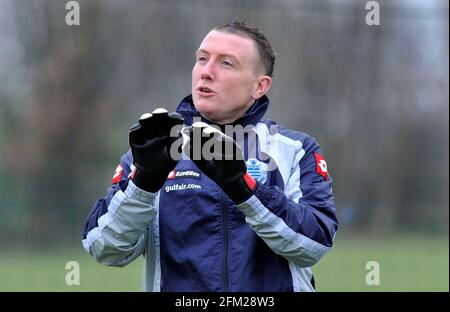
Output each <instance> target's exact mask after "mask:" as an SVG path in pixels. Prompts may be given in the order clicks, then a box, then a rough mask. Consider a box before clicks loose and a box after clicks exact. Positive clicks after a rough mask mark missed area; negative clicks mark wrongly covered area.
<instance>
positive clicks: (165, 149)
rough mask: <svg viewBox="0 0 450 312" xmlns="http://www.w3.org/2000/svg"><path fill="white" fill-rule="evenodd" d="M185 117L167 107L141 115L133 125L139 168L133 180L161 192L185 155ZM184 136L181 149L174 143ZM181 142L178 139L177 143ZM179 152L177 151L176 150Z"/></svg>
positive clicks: (133, 149) (132, 143)
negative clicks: (170, 173) (183, 153)
mask: <svg viewBox="0 0 450 312" xmlns="http://www.w3.org/2000/svg"><path fill="white" fill-rule="evenodd" d="M182 125H183V117H182V116H181V115H180V114H178V113H168V112H167V110H165V109H163V108H157V109H155V110H154V111H153V112H152V113H151V114H149V113H146V114H143V115H142V116H141V118H140V119H139V123H138V124H135V125H133V126H132V127H131V129H130V133H129V141H130V147H131V152H132V154H133V164H134V166H135V167H136V172H135V173H134V176H132V180H133V183H134V184H135V185H136V186H137V187H139V188H140V189H143V190H144V191H147V192H152V193H154V192H157V191H158V190H159V189H160V188H161V187H162V186H163V184H164V183H165V181H166V179H167V175H168V174H169V172H170V171H172V170H173V168H175V166H176V164H177V162H178V160H179V157H178V158H177V156H181V140H182V139H181V133H180V130H181V127H182ZM179 139H180V146H179V147H180V149H179V153H176V151H177V148H176V146H175V148H174V147H173V144H174V143H175V142H176V141H177V140H179ZM175 144H177V143H175ZM174 152H175V153H174Z"/></svg>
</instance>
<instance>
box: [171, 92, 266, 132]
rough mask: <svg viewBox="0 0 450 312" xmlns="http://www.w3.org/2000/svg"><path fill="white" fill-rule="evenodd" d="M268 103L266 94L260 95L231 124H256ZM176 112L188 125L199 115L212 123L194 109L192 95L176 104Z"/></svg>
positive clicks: (203, 119) (204, 120)
mask: <svg viewBox="0 0 450 312" xmlns="http://www.w3.org/2000/svg"><path fill="white" fill-rule="evenodd" d="M269 104H270V101H269V98H268V97H267V96H265V95H264V96H262V97H260V98H259V99H257V100H256V101H255V103H253V105H252V106H250V108H249V109H248V110H247V112H245V114H244V115H243V116H242V117H241V118H239V119H237V120H236V121H235V122H233V125H235V124H239V125H242V126H243V127H245V126H247V125H256V124H257V123H258V121H260V120H261V118H262V117H263V116H264V114H265V113H266V111H267V109H268V107H269ZM177 112H178V113H179V114H181V116H183V118H184V122H185V124H186V125H188V126H190V125H192V120H193V118H194V117H199V118H201V121H203V122H206V123H208V124H214V123H213V122H211V121H210V120H208V119H206V118H204V117H203V116H201V115H200V112H199V111H197V110H196V109H195V106H194V103H193V101H192V95H188V96H186V97H185V98H184V99H183V100H181V103H180V104H179V105H178V108H177Z"/></svg>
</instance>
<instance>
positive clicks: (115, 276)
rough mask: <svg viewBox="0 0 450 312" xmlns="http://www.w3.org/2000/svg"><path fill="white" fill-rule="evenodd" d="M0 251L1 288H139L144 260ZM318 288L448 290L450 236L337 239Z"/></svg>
mask: <svg viewBox="0 0 450 312" xmlns="http://www.w3.org/2000/svg"><path fill="white" fill-rule="evenodd" d="M76 247H77V246H75V249H64V250H62V249H60V250H52V251H48V252H45V253H23V252H14V253H13V252H5V251H2V252H0V291H140V290H141V273H142V265H143V260H142V258H139V259H137V260H136V261H135V262H133V263H131V264H130V265H129V266H127V267H125V268H109V267H105V266H103V265H101V264H98V263H96V262H95V261H94V260H93V259H92V258H91V257H90V256H89V255H88V254H87V253H85V252H84V250H82V248H81V246H80V248H79V249H77V248H76ZM68 261H77V262H78V263H79V265H80V285H79V286H68V285H66V282H65V280H66V274H67V273H68V272H69V271H68V270H66V263H67V262H68ZM368 261H377V263H379V269H380V270H379V273H380V275H379V276H380V279H379V280H380V285H378V286H377V285H373V286H369V285H367V284H366V282H365V281H366V274H367V273H369V270H367V269H366V263H367V262H368ZM314 272H315V278H316V285H317V290H318V291H369V292H372V291H449V241H448V238H431V237H429V238H425V237H418V236H414V237H405V236H402V237H398V236H396V237H395V238H389V237H386V238H383V239H378V240H373V239H367V238H366V239H363V238H359V239H355V238H349V237H338V238H337V239H336V243H335V246H334V247H333V249H332V250H331V251H330V252H329V253H328V254H327V255H326V256H325V257H324V258H323V259H322V260H321V262H319V263H318V264H317V265H316V266H315V268H314Z"/></svg>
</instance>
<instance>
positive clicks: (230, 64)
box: [222, 61, 233, 67]
mask: <svg viewBox="0 0 450 312" xmlns="http://www.w3.org/2000/svg"><path fill="white" fill-rule="evenodd" d="M222 64H223V65H225V66H229V67H233V63H231V62H229V61H222Z"/></svg>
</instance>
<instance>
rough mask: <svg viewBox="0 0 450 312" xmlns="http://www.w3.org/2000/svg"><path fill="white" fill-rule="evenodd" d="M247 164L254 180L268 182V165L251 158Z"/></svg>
mask: <svg viewBox="0 0 450 312" xmlns="http://www.w3.org/2000/svg"><path fill="white" fill-rule="evenodd" d="M246 164H247V172H248V174H249V175H251V176H252V177H253V179H255V180H256V181H258V182H260V183H265V182H266V181H267V171H268V166H267V164H266V163H264V162H262V161H259V160H258V159H255V158H250V159H249V160H247V162H246Z"/></svg>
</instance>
